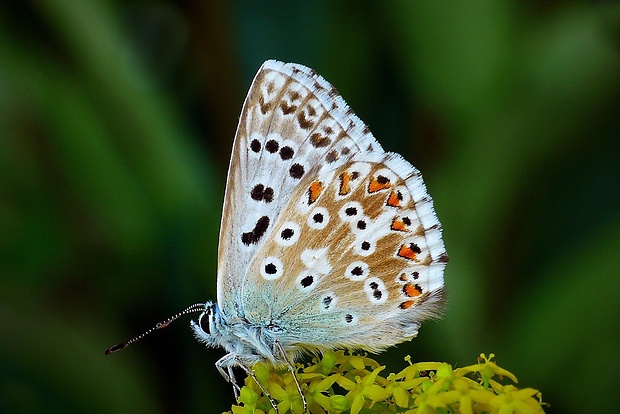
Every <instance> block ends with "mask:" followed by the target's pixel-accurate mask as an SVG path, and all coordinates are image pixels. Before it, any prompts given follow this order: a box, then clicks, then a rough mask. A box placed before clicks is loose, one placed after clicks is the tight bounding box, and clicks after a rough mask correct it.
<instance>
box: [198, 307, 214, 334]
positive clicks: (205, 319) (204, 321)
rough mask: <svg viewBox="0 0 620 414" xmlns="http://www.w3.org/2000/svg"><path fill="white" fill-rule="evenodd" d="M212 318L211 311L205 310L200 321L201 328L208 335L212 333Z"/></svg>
mask: <svg viewBox="0 0 620 414" xmlns="http://www.w3.org/2000/svg"><path fill="white" fill-rule="evenodd" d="M210 319H211V312H204V313H203V314H202V315H200V319H199V321H198V322H199V323H200V329H202V330H203V331H204V333H206V334H207V335H210V334H211V328H210V326H209V325H210V322H209V320H210Z"/></svg>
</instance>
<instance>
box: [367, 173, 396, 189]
mask: <svg viewBox="0 0 620 414" xmlns="http://www.w3.org/2000/svg"><path fill="white" fill-rule="evenodd" d="M391 186H392V183H390V179H389V178H387V177H384V176H382V175H378V176H376V177H374V178H373V179H372V180H370V184H368V192H369V193H375V192H377V191H381V190H385V189H386V188H390V187H391Z"/></svg>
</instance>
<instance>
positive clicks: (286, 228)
mask: <svg viewBox="0 0 620 414" xmlns="http://www.w3.org/2000/svg"><path fill="white" fill-rule="evenodd" d="M300 234H301V230H300V229H299V225H298V224H297V223H295V222H292V221H287V222H286V223H284V224H283V225H282V226H281V227H280V230H278V234H277V235H276V243H278V244H279V245H280V246H292V245H294V244H295V243H297V240H299V236H300Z"/></svg>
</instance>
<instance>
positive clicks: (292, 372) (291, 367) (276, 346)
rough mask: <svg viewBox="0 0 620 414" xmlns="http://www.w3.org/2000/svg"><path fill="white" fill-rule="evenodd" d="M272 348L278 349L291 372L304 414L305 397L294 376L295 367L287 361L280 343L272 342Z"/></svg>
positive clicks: (305, 409)
mask: <svg viewBox="0 0 620 414" xmlns="http://www.w3.org/2000/svg"><path fill="white" fill-rule="evenodd" d="M274 346H275V348H277V349H278V351H279V352H280V354H282V358H284V361H285V362H286V365H287V367H288V370H289V371H290V372H291V375H292V376H293V380H294V381H295V385H296V386H297V392H299V396H300V397H301V402H302V404H303V405H304V413H305V412H307V410H308V404H307V403H306V397H305V396H304V394H303V392H301V384H300V383H299V380H298V379H297V375H295V367H294V366H293V364H292V363H291V361H290V360H289V359H288V355H287V354H286V351H285V350H284V347H283V346H282V344H281V343H280V341H278V340H277V339H276V340H275V341H274Z"/></svg>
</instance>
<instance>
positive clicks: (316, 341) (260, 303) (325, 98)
mask: <svg viewBox="0 0 620 414" xmlns="http://www.w3.org/2000/svg"><path fill="white" fill-rule="evenodd" d="M280 65H281V66H278V68H277V69H276V68H274V66H275V64H270V65H267V69H265V66H264V67H263V70H266V71H267V73H273V75H272V76H273V77H274V78H275V79H278V80H279V82H280V83H279V84H278V87H277V88H275V89H278V88H279V91H278V93H279V95H278V98H273V99H270V100H269V99H265V92H268V91H269V90H270V87H268V86H267V84H264V82H263V83H259V85H263V86H262V87H261V88H260V89H263V90H264V92H263V95H261V96H259V98H258V100H259V102H262V104H261V103H259V107H260V106H261V105H267V104H268V105H270V106H269V107H267V110H266V111H265V112H266V113H270V112H276V114H275V115H272V117H271V118H270V121H269V127H268V128H267V129H266V130H267V131H268V133H267V134H266V133H265V129H263V130H261V131H262V132H260V133H257V134H256V136H257V138H256V139H259V138H258V137H259V136H261V137H263V136H264V137H265V138H263V140H265V139H267V137H269V136H270V135H269V134H274V135H272V136H273V137H274V138H273V139H274V140H276V141H277V143H278V144H279V147H281V146H282V145H283V144H285V145H289V146H291V148H294V150H295V155H294V156H293V157H291V158H290V159H289V160H287V161H288V163H284V162H283V161H281V160H277V158H275V159H276V160H277V163H278V164H280V165H279V166H278V168H277V171H279V173H278V174H280V176H274V173H273V172H270V171H265V172H266V174H265V173H264V174H260V173H256V172H254V173H253V174H252V172H249V173H250V174H252V176H253V177H254V178H255V179H259V181H256V182H257V183H258V184H259V185H261V184H262V185H263V186H264V187H265V186H270V187H271V186H272V185H280V182H282V185H283V186H285V187H282V188H283V190H282V191H280V197H281V199H280V200H279V201H280V204H279V205H278V210H277V211H274V212H273V215H269V216H268V217H269V227H268V228H267V230H266V231H265V232H264V234H262V236H261V240H260V241H259V243H257V245H256V248H255V249H254V251H253V253H254V255H253V256H252V258H251V259H250V261H249V263H248V264H247V270H246V272H245V276H244V278H243V280H240V283H239V284H238V287H240V290H239V292H240V293H239V296H237V300H238V303H239V304H240V308H241V309H242V312H243V316H244V318H246V320H247V321H248V322H250V323H253V324H257V325H259V326H270V327H272V328H273V329H275V330H274V332H276V333H275V335H277V338H278V339H279V340H280V342H281V343H282V344H283V345H284V346H285V348H287V349H308V350H311V349H325V348H332V347H349V348H360V349H367V350H370V351H379V350H381V349H384V348H386V347H388V346H391V345H394V344H396V343H399V342H402V341H404V340H407V339H410V338H412V337H413V336H415V335H416V334H417V329H418V327H419V324H420V322H421V321H423V320H424V319H428V318H431V317H436V316H438V314H439V312H440V309H441V302H442V299H443V269H444V267H445V263H446V261H447V257H446V252H445V248H444V245H443V241H442V239H441V226H440V224H439V221H438V220H437V217H436V215H435V213H434V211H433V207H432V201H431V198H430V197H429V196H428V194H427V192H426V188H425V186H424V183H423V181H422V177H421V175H420V173H419V172H418V171H417V170H416V169H415V168H414V167H413V166H411V165H410V164H409V163H408V162H407V161H405V160H404V159H403V158H402V157H400V156H399V155H398V154H392V153H386V152H384V151H383V149H382V148H381V146H380V145H379V144H378V142H377V141H376V140H375V139H374V137H373V136H372V135H371V134H370V132H369V130H368V128H367V127H366V126H365V125H364V124H363V123H362V122H361V121H360V120H359V119H358V118H357V117H356V116H355V115H354V114H353V112H352V111H351V110H350V109H349V108H348V106H347V105H346V103H345V102H344V100H343V99H342V98H341V97H340V96H339V95H338V93H337V92H336V91H335V89H334V88H333V87H332V86H331V85H330V84H329V83H328V82H327V81H325V80H324V79H323V78H321V77H319V76H318V75H316V74H314V72H312V71H311V70H310V69H307V68H305V67H303V66H299V65H292V64H286V65H282V64H280ZM259 75H260V71H259ZM257 78H258V77H257ZM255 82H256V81H255ZM252 89H254V88H252ZM275 89H274V90H275ZM299 97H303V98H300V99H295V98H299ZM246 135H248V138H246V141H247V140H250V141H249V142H250V144H246V145H251V139H252V138H250V136H251V135H250V134H246ZM265 150H266V151H267V152H269V150H268V148H266V147H265V148H264V149H262V150H261V151H262V156H264V157H267V156H268V155H267V154H266V153H265ZM261 151H259V154H260V153H261ZM293 165H301V166H302V167H303V168H302V170H303V174H300V176H299V177H296V176H293V178H294V180H293V181H291V180H290V177H291V170H292V169H293V167H292V166H293ZM260 166H261V167H260V168H258V164H257V165H255V167H256V168H257V169H263V170H264V169H265V168H264V164H260ZM289 166H290V167H289ZM287 168H288V170H287ZM274 171H275V169H274ZM287 173H288V177H287ZM260 180H264V182H263V181H260ZM287 180H288V182H287ZM285 182H286V183H285ZM246 189H249V187H246ZM246 191H247V190H246ZM260 214H262V213H260ZM259 220H260V217H258V218H257V217H252V218H251V219H249V221H248V222H246V226H250V227H252V225H253V223H258V222H259Z"/></svg>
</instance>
